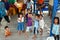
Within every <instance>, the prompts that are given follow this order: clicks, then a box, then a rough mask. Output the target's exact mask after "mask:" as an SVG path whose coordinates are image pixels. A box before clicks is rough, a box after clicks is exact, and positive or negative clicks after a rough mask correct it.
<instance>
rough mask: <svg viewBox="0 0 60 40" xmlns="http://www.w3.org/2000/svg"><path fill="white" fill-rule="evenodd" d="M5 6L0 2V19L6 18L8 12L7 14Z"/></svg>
mask: <svg viewBox="0 0 60 40" xmlns="http://www.w3.org/2000/svg"><path fill="white" fill-rule="evenodd" d="M5 10H6V9H5V5H4V3H3V2H0V17H4V16H5V15H6V12H5Z"/></svg>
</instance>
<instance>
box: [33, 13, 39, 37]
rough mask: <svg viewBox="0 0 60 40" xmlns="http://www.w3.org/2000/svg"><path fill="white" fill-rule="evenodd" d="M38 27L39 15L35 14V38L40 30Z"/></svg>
mask: <svg viewBox="0 0 60 40" xmlns="http://www.w3.org/2000/svg"><path fill="white" fill-rule="evenodd" d="M38 27H39V15H38V14H36V16H35V20H34V35H33V38H36V36H37V35H36V34H37V32H38Z"/></svg>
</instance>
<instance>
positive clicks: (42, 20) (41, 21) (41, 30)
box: [39, 14, 44, 35]
mask: <svg viewBox="0 0 60 40" xmlns="http://www.w3.org/2000/svg"><path fill="white" fill-rule="evenodd" d="M39 26H40V32H41V34H40V35H42V34H43V29H44V19H43V16H42V15H41V14H40V20H39Z"/></svg>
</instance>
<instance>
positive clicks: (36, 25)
mask: <svg viewBox="0 0 60 40" xmlns="http://www.w3.org/2000/svg"><path fill="white" fill-rule="evenodd" d="M34 27H36V28H38V27H39V21H38V20H37V19H35V20H34Z"/></svg>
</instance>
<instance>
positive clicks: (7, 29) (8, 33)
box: [5, 26, 11, 37]
mask: <svg viewBox="0 0 60 40" xmlns="http://www.w3.org/2000/svg"><path fill="white" fill-rule="evenodd" d="M10 35H11V32H10V29H9V27H8V26H5V37H8V36H10Z"/></svg>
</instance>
